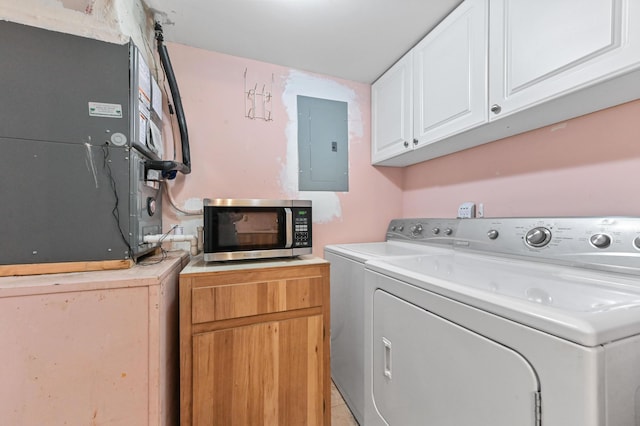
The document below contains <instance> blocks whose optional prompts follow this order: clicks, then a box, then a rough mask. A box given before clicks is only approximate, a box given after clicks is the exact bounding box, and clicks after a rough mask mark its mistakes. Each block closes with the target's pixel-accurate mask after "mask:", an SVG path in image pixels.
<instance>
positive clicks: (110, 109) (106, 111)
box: [89, 102, 122, 118]
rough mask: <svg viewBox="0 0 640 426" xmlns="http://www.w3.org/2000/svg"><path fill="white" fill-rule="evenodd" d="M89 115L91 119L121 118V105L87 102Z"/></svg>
mask: <svg viewBox="0 0 640 426" xmlns="http://www.w3.org/2000/svg"><path fill="white" fill-rule="evenodd" d="M89 115H90V116H91V117H111V118H122V105H120V104H106V103H104V102H89Z"/></svg>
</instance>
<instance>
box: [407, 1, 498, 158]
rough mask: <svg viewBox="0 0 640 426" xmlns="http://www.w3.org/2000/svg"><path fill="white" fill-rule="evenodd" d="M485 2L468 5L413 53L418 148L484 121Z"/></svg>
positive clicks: (415, 132) (485, 70) (486, 26)
mask: <svg viewBox="0 0 640 426" xmlns="http://www.w3.org/2000/svg"><path fill="white" fill-rule="evenodd" d="M488 15H489V12H488V5H487V0H467V1H465V2H463V3H462V4H461V5H460V6H459V7H458V8H457V9H455V10H454V11H453V12H452V13H451V14H450V15H449V16H447V17H446V18H445V19H444V21H442V22H441V23H440V24H439V25H438V26H437V27H436V28H435V29H434V30H433V31H432V32H430V33H429V34H428V35H427V36H426V37H425V38H424V39H423V40H422V41H421V42H420V43H418V45H416V47H415V48H414V49H413V62H414V65H413V75H414V132H413V136H414V138H417V140H418V145H417V146H421V145H424V144H428V143H430V142H433V141H436V140H439V139H443V138H445V137H447V136H451V135H453V134H457V133H460V132H462V131H465V130H468V129H470V128H473V127H476V126H478V125H480V124H482V123H484V122H486V121H487V99H488V96H487V83H486V82H487V46H488Z"/></svg>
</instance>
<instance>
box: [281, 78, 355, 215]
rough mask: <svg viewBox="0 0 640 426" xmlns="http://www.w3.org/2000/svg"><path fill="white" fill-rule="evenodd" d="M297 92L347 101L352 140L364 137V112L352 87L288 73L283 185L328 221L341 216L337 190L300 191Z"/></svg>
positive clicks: (284, 93) (315, 213) (285, 99)
mask: <svg viewBox="0 0 640 426" xmlns="http://www.w3.org/2000/svg"><path fill="white" fill-rule="evenodd" d="M298 95H302V96H309V97H314V98H322V99H331V100H336V101H342V102H346V103H347V104H348V120H349V141H351V140H352V138H353V137H358V138H360V137H362V134H363V128H362V112H361V111H360V107H359V104H358V102H357V95H356V93H355V91H354V90H353V89H351V88H350V87H348V86H345V85H343V84H340V83H339V82H337V81H335V80H330V79H328V78H323V77H320V76H316V75H312V74H307V73H304V72H300V71H296V70H291V71H290V72H289V74H288V75H287V76H286V79H285V82H284V90H283V92H282V103H283V104H284V107H285V109H286V111H287V118H288V120H287V126H286V129H285V133H286V138H287V156H286V159H284V160H282V159H280V163H281V171H280V187H281V188H282V191H283V192H284V193H285V194H287V196H288V197H290V198H299V199H305V200H311V201H312V202H313V222H315V223H327V222H331V221H332V220H334V219H336V218H340V217H342V206H341V204H340V198H339V197H338V194H337V193H335V192H328V191H327V192H323V191H298V189H297V188H298V175H299V170H298V107H297V97H298Z"/></svg>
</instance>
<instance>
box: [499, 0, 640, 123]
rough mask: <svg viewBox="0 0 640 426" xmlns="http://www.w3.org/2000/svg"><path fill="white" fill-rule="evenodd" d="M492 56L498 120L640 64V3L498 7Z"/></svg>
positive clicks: (600, 0) (582, 1) (549, 0)
mask: <svg viewBox="0 0 640 426" xmlns="http://www.w3.org/2000/svg"><path fill="white" fill-rule="evenodd" d="M489 52H490V62H489V66H490V69H491V75H490V84H489V87H490V105H491V106H492V107H493V108H492V113H491V114H490V120H491V119H496V118H500V117H503V116H505V115H508V114H510V113H513V112H516V111H519V110H522V109H524V108H528V107H532V106H535V105H537V104H540V103H542V102H545V101H548V100H550V99H553V98H555V97H558V96H562V95H564V94H567V93H569V92H571V91H574V90H577V89H580V88H582V87H585V86H588V85H591V84H595V83H598V82H601V81H603V80H606V79H609V78H612V77H615V76H617V75H621V74H624V73H626V72H628V71H629V69H630V68H631V67H632V66H634V65H636V66H637V65H638V64H640V2H638V1H637V0H563V1H555V0H537V1H516V0H497V1H492V3H491V33H490V49H489ZM494 105H495V107H494ZM494 110H495V111H494ZM493 111H494V112H493Z"/></svg>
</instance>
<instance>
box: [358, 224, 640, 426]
mask: <svg viewBox="0 0 640 426" xmlns="http://www.w3.org/2000/svg"><path fill="white" fill-rule="evenodd" d="M454 247H455V248H456V249H457V250H455V251H454V253H450V254H444V255H436V256H413V257H404V258H396V259H379V260H370V261H369V262H367V264H366V270H365V306H364V308H365V353H366V355H365V371H366V374H365V416H364V418H365V424H366V426H376V425H391V426H412V425H421V426H422V425H429V426H460V425H477V426H514V425H515V426H527V425H531V426H536V425H544V426H627V425H629V426H633V425H636V426H637V425H640V219H638V218H558V219H552V218H546V219H525V218H518V219H467V220H463V221H461V223H460V224H459V225H458V229H457V234H456V237H455V241H454Z"/></svg>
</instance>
